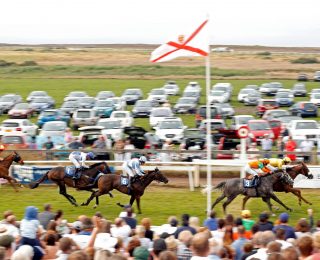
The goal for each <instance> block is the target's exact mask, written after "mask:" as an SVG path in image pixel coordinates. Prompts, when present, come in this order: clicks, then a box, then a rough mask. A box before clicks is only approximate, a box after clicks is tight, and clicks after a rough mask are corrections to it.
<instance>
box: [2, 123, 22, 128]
mask: <svg viewBox="0 0 320 260" xmlns="http://www.w3.org/2000/svg"><path fill="white" fill-rule="evenodd" d="M1 126H2V127H18V126H19V123H16V122H3V123H2V125H1Z"/></svg>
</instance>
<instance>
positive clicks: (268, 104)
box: [262, 100, 277, 106]
mask: <svg viewBox="0 0 320 260" xmlns="http://www.w3.org/2000/svg"><path fill="white" fill-rule="evenodd" d="M262 103H263V105H264V106H276V105H277V102H276V101H272V100H264V101H263V102H262Z"/></svg>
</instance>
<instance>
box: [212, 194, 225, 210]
mask: <svg viewBox="0 0 320 260" xmlns="http://www.w3.org/2000/svg"><path fill="white" fill-rule="evenodd" d="M225 197H226V195H224V193H223V194H221V195H220V197H218V198H217V199H216V201H215V202H214V203H213V204H212V206H211V209H213V208H214V207H215V206H216V205H217V204H218V203H219V202H220V201H221V200H223V199H224V198H225Z"/></svg>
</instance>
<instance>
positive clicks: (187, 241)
mask: <svg viewBox="0 0 320 260" xmlns="http://www.w3.org/2000/svg"><path fill="white" fill-rule="evenodd" d="M192 237H193V235H192V233H191V232H190V231H189V230H185V231H182V232H180V234H179V236H178V240H179V241H180V244H179V245H178V251H177V256H178V259H184V260H189V259H191V257H192V252H191V249H190V246H191V241H192Z"/></svg>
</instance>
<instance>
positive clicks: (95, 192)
mask: <svg viewBox="0 0 320 260" xmlns="http://www.w3.org/2000/svg"><path fill="white" fill-rule="evenodd" d="M100 195H102V194H101V193H100V191H99V190H97V191H94V192H92V193H91V196H90V197H89V198H88V200H87V201H86V202H85V203H84V202H83V203H82V204H81V206H88V205H89V204H90V202H91V201H92V200H93V199H94V198H95V197H96V198H97V197H99V196H100ZM96 202H98V205H99V199H98V200H96ZM96 207H97V205H95V206H94V208H96Z"/></svg>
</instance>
